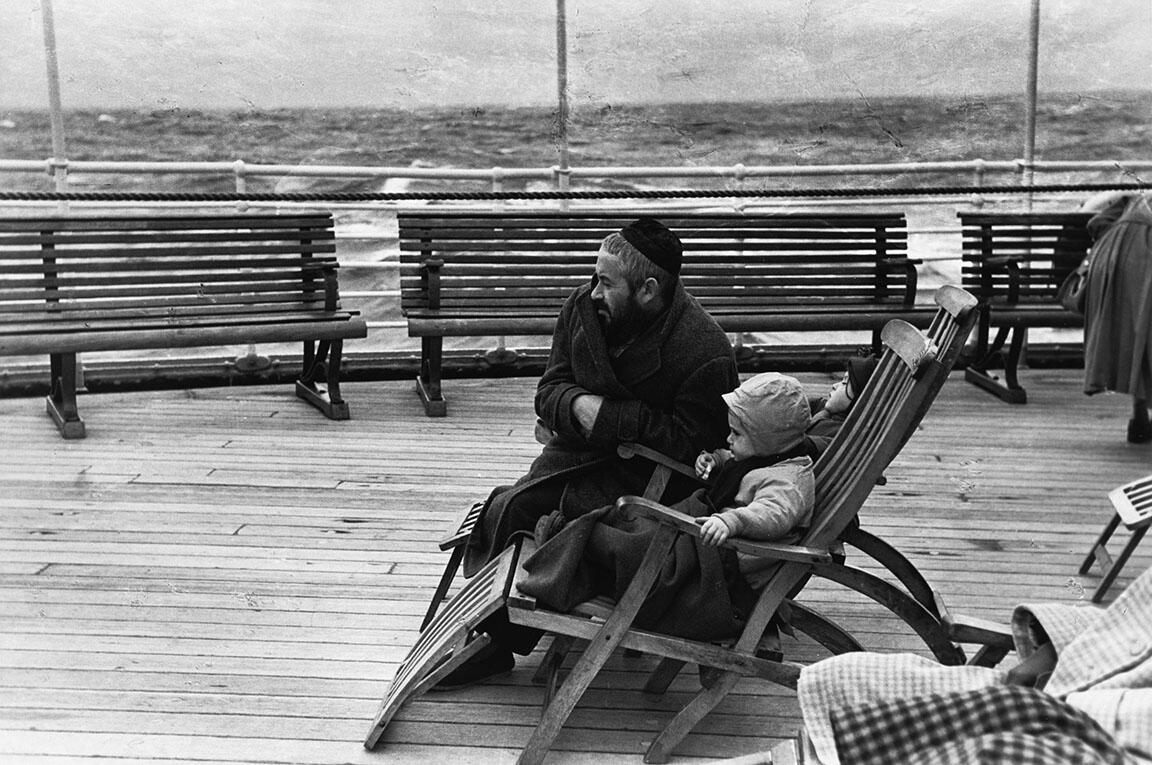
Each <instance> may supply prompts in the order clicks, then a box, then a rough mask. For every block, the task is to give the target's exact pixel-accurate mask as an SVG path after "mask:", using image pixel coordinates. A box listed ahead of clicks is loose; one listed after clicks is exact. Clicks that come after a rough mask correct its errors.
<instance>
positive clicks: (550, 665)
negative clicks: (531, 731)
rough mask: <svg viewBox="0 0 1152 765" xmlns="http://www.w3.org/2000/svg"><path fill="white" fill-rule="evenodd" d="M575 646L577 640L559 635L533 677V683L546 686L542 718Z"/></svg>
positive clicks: (549, 647) (541, 709)
mask: <svg viewBox="0 0 1152 765" xmlns="http://www.w3.org/2000/svg"><path fill="white" fill-rule="evenodd" d="M575 644H576V639H575V638H573V637H569V636H568V635H557V636H556V637H555V638H553V640H552V645H550V646H548V651H547V652H546V653H545V654H544V659H543V661H541V662H540V666H539V667H537V668H536V672H535V674H533V675H532V682H533V683H535V684H537V685H543V686H544V701H543V703H542V704H541V708H540V716H541V718H543V716H544V712H545V711H546V710H547V709H548V705H549V704H551V703H552V698H553V697H554V696H555V695H556V688H557V687H558V685H559V683H558V682H557V679H558V678H559V677H560V669H561V668H562V667H563V666H564V659H566V658H567V657H568V652H569V651H571V650H572V646H574V645H575Z"/></svg>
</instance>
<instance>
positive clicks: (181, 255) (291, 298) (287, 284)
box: [0, 213, 336, 320]
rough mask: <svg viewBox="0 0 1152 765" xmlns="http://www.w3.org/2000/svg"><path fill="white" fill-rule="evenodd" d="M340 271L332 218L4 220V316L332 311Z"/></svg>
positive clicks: (0, 235)
mask: <svg viewBox="0 0 1152 765" xmlns="http://www.w3.org/2000/svg"><path fill="white" fill-rule="evenodd" d="M335 265H336V260H335V235H334V231H333V221H332V216H331V215H330V214H328V213H323V214H304V213H301V214H295V215H286V216H279V215H267V214H253V215H246V214H238V215H200V216H187V215H185V216H128V217H124V218H97V217H59V218H56V217H50V218H34V219H30V218H19V219H18V218H0V315H2V316H5V317H24V318H25V319H27V318H29V317H32V316H35V315H37V314H38V313H41V314H43V315H52V316H54V317H57V318H58V317H60V315H61V314H68V315H73V316H76V317H96V316H100V315H103V314H105V313H106V312H107V311H122V310H125V309H130V308H132V307H141V306H143V307H145V308H147V307H148V306H161V305H162V306H165V307H168V308H171V309H173V314H172V315H175V313H184V314H187V315H196V314H197V311H196V308H195V307H196V306H197V305H199V306H201V307H202V311H201V312H202V313H203V314H204V315H208V314H209V313H211V312H212V311H216V310H219V308H220V307H221V306H227V305H242V306H247V308H246V309H245V310H248V311H255V310H257V309H256V308H255V306H257V305H267V306H269V308H268V309H267V310H271V311H275V310H278V309H277V308H276V307H275V306H276V305H277V304H281V305H285V304H288V303H292V302H295V303H301V304H307V305H312V304H315V305H317V306H318V307H322V306H323V302H324V278H323V274H322V267H329V268H330V267H334V266H335ZM141 315H146V314H141ZM13 320H15V318H13Z"/></svg>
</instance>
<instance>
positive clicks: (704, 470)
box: [696, 452, 716, 481]
mask: <svg viewBox="0 0 1152 765" xmlns="http://www.w3.org/2000/svg"><path fill="white" fill-rule="evenodd" d="M714 467H716V458H715V457H713V456H712V455H711V454H710V453H709V452H700V455H699V456H698V457H697V458H696V477H697V478H701V479H703V480H705V481H707V480H708V476H710V475H711V474H712V468H714Z"/></svg>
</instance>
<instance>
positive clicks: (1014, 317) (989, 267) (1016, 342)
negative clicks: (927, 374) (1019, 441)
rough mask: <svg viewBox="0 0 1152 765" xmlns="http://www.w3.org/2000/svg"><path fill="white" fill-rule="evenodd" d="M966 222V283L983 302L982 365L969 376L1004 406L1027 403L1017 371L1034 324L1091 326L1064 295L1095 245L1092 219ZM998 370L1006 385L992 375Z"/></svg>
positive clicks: (1018, 216) (1023, 217)
mask: <svg viewBox="0 0 1152 765" xmlns="http://www.w3.org/2000/svg"><path fill="white" fill-rule="evenodd" d="M959 217H960V227H961V232H962V240H963V245H962V263H961V283H962V284H963V286H964V289H966V290H968V291H969V292H971V293H972V294H973V295H975V296H976V298H977V299H978V300H979V301H980V320H979V323H978V324H977V326H976V348H975V352H974V353H973V358H974V359H975V361H974V362H973V363H972V364H970V365H969V366H968V368H967V369H966V370H965V373H964V374H965V377H966V379H967V380H968V381H969V382H972V383H975V384H976V385H979V386H980V387H982V388H984V389H986V390H988V391H990V392H991V393H993V394H995V395H997V396H999V397H1000V398H1001V399H1003V400H1004V401H1007V402H1009V403H1013V404H1023V403H1026V402H1027V400H1028V398H1027V394H1026V393H1025V391H1024V389H1023V388H1022V387H1021V386H1020V383H1019V381H1018V379H1017V369H1018V367H1019V363H1020V358H1021V356H1022V354H1023V351H1024V345H1025V340H1026V338H1027V336H1028V329H1029V327H1082V326H1083V325H1084V317H1082V316H1080V315H1078V314H1075V313H1072V312H1071V311H1068V310H1065V309H1064V308H1063V307H1061V305H1060V303H1059V301H1058V300H1057V299H1056V291H1057V290H1058V289H1059V288H1060V284H1061V283H1062V282H1063V281H1064V278H1065V277H1066V276H1067V275H1068V274H1069V273H1070V272H1071V271H1072V270H1074V269H1075V268H1076V266H1078V265H1079V264H1080V261H1081V260H1083V259H1084V256H1085V255H1086V254H1087V252H1088V248H1089V247H1090V246H1091V244H1092V242H1091V239H1090V238H1089V236H1088V229H1087V226H1086V224H1087V223H1088V219H1089V218H1091V217H1092V214H1091V213H1086V212H1042V213H1041V212H1033V213H967V212H962V213H959ZM992 327H996V328H997V332H996V336H995V337H994V338H993V337H992V332H991V329H992ZM1005 342H1007V344H1008V345H1007V350H1005ZM998 367H1002V369H1003V375H1004V379H1003V380H1000V379H999V378H998V377H996V376H995V375H993V374H992V373H991V372H990V371H989V370H990V369H995V368H998Z"/></svg>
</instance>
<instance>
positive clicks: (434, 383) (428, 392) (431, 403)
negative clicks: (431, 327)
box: [416, 337, 448, 417]
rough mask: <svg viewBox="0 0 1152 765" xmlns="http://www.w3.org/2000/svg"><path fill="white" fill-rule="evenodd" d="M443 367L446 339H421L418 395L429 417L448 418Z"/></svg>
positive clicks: (417, 382) (417, 381)
mask: <svg viewBox="0 0 1152 765" xmlns="http://www.w3.org/2000/svg"><path fill="white" fill-rule="evenodd" d="M443 366H444V338H442V337H422V338H420V375H419V376H418V377H417V378H416V393H417V394H419V396H420V401H422V402H423V403H424V413H425V414H427V415H428V416H429V417H446V416H448V402H447V401H445V400H444V393H443V392H442V391H441V389H440V378H441V373H442V369H443Z"/></svg>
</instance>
